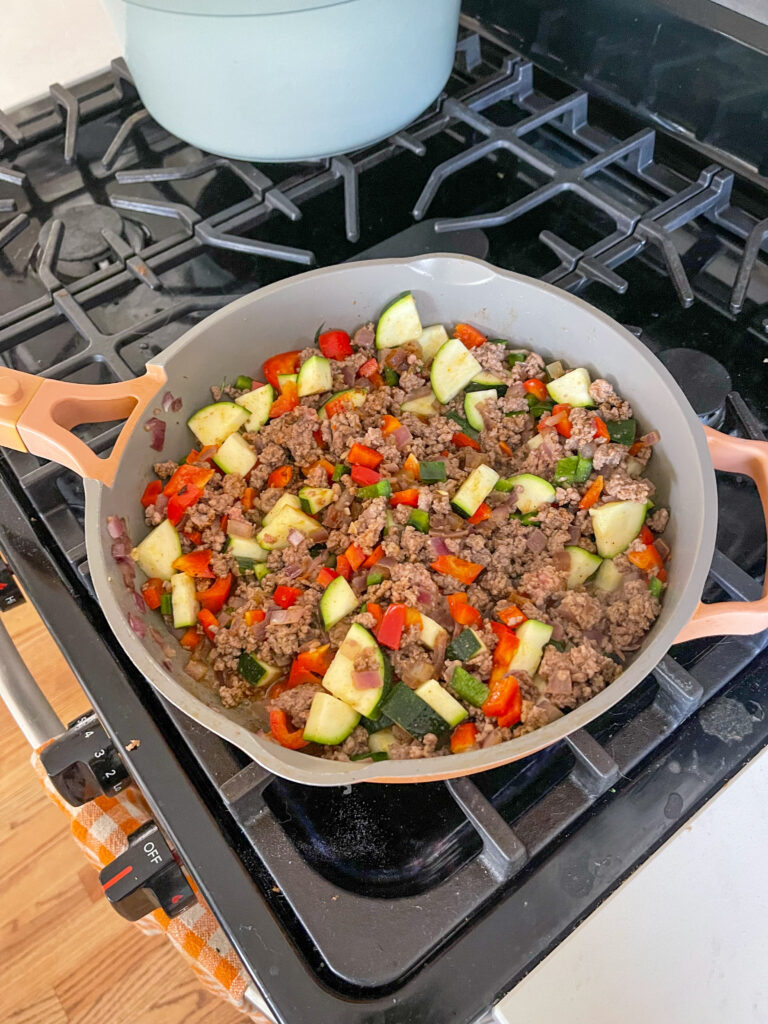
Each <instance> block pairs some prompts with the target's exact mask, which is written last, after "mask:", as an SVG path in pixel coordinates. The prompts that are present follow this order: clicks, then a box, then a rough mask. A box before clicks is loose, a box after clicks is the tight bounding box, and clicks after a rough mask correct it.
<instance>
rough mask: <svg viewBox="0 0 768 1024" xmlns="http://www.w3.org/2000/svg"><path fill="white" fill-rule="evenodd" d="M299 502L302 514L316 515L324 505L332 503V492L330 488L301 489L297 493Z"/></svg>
mask: <svg viewBox="0 0 768 1024" xmlns="http://www.w3.org/2000/svg"><path fill="white" fill-rule="evenodd" d="M299 501H300V502H301V510H302V512H308V513H309V514H310V515H312V516H314V515H316V514H317V513H318V512H319V511H320V510H321V509H324V508H325V507H326V505H330V504H331V502H332V501H333V491H332V490H331V488H330V487H302V488H301V490H300V491H299Z"/></svg>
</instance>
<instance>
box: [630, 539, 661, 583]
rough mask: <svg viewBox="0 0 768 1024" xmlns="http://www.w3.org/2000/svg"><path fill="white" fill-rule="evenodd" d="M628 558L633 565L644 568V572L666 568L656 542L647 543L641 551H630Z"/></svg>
mask: <svg viewBox="0 0 768 1024" xmlns="http://www.w3.org/2000/svg"><path fill="white" fill-rule="evenodd" d="M627 558H628V559H629V560H630V562H631V563H632V564H633V565H636V566H637V567H638V569H642V570H643V571H644V572H650V571H651V570H652V569H663V568H664V562H663V561H662V558H661V555H660V554H659V551H658V548H657V547H656V545H655V544H646V546H645V547H644V548H642V550H640V551H630V552H629V554H628V555H627ZM662 582H663V581H662Z"/></svg>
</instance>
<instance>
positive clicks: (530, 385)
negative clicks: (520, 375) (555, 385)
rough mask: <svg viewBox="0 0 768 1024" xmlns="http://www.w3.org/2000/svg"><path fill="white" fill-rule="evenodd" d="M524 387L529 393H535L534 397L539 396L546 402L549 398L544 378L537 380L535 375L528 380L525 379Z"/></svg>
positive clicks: (541, 400)
mask: <svg viewBox="0 0 768 1024" xmlns="http://www.w3.org/2000/svg"><path fill="white" fill-rule="evenodd" d="M523 387H524V388H525V390H526V391H527V392H528V394H529V395H533V397H534V398H538V400H539V401H540V402H546V400H547V399H548V398H549V392H548V391H547V385H546V384H545V383H544V381H543V380H537V379H536V378H535V377H530V378H529V379H528V380H524V381H523Z"/></svg>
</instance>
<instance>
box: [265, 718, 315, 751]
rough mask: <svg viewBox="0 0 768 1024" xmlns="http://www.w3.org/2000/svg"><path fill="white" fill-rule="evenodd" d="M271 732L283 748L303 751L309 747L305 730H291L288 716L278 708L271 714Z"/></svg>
mask: <svg viewBox="0 0 768 1024" xmlns="http://www.w3.org/2000/svg"><path fill="white" fill-rule="evenodd" d="M269 731H270V732H271V733H272V736H273V738H274V739H276V740H277V742H278V743H279V744H280V746H281V747H287V748H288V749H289V750H301V748H302V747H306V746H307V743H308V741H307V740H305V739H304V730H303V729H294V730H291V729H289V728H288V715H286V713H285V712H284V711H281V710H280V709H278V708H275V710H274V711H270V713H269Z"/></svg>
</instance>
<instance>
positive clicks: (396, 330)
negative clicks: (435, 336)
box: [376, 292, 422, 348]
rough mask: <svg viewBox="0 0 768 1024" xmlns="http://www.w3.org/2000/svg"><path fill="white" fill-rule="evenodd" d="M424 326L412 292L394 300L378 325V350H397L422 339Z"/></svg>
mask: <svg viewBox="0 0 768 1024" xmlns="http://www.w3.org/2000/svg"><path fill="white" fill-rule="evenodd" d="M421 334H422V326H421V320H420V319H419V311H418V310H417V309H416V301H415V299H414V298H413V295H411V293H410V292H404V293H403V294H402V295H398V296H397V298H395V299H393V300H392V301H391V302H390V304H389V305H388V306H387V307H386V308H385V309H384V311H383V313H382V314H381V316H380V317H379V322H378V323H377V324H376V348H397V346H398V345H405V343H406V342H407V341H416V340H417V339H419V338H420V337H421Z"/></svg>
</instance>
